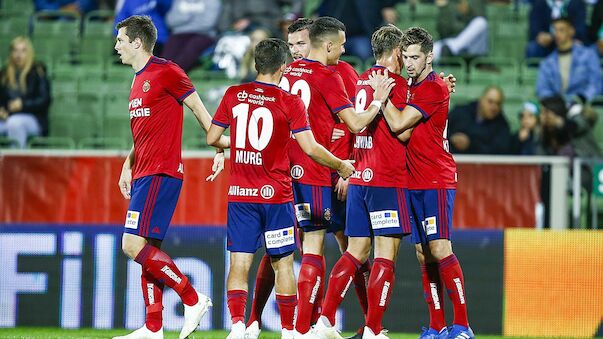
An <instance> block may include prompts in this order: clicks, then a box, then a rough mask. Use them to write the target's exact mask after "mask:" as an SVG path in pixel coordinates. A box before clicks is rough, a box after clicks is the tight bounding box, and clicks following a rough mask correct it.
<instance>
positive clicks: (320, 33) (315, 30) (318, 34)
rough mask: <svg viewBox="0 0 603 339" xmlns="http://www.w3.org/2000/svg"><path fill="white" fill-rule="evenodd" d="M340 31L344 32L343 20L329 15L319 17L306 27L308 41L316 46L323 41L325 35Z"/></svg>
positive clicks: (335, 33)
mask: <svg viewBox="0 0 603 339" xmlns="http://www.w3.org/2000/svg"><path fill="white" fill-rule="evenodd" d="M340 31H341V32H345V25H344V24H343V22H341V21H339V20H337V19H335V18H333V17H330V16H323V17H320V18H318V19H316V20H314V22H313V23H312V24H311V25H310V26H309V27H308V35H309V36H310V43H311V44H312V45H314V46H316V45H318V44H319V43H321V42H323V41H324V38H325V37H326V36H327V35H337V34H339V32H340Z"/></svg>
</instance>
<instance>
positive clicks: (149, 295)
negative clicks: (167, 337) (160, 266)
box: [140, 270, 164, 332]
mask: <svg viewBox="0 0 603 339" xmlns="http://www.w3.org/2000/svg"><path fill="white" fill-rule="evenodd" d="M140 283H141V284H140V285H141V287H142V296H143V298H144V304H145V306H146V321H145V325H146V326H147V328H148V329H149V330H151V331H153V332H157V331H159V330H160V329H161V327H162V326H163V316H162V313H163V312H162V311H163V304H162V299H163V287H164V285H163V284H162V283H160V282H158V281H157V280H155V278H153V276H152V275H151V274H150V273H149V272H147V271H145V270H142V275H141V276H140Z"/></svg>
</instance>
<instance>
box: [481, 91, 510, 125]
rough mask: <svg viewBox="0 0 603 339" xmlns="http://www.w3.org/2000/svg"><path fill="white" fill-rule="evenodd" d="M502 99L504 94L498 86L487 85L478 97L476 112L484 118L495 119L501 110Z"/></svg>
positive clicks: (503, 99)
mask: <svg viewBox="0 0 603 339" xmlns="http://www.w3.org/2000/svg"><path fill="white" fill-rule="evenodd" d="M504 101H505V95H504V93H503V91H502V89H501V88H500V87H498V86H496V85H490V86H487V87H486V88H485V89H484V92H483V93H482V95H481V97H480V98H479V103H478V107H477V112H478V114H479V116H480V117H481V118H482V119H484V120H492V119H495V118H496V117H498V116H499V115H500V113H501V112H502V108H503V102H504Z"/></svg>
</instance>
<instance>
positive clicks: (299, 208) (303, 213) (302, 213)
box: [295, 203, 312, 221]
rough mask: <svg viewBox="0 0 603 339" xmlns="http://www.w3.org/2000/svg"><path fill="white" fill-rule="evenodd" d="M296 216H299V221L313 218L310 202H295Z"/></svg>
mask: <svg viewBox="0 0 603 339" xmlns="http://www.w3.org/2000/svg"><path fill="white" fill-rule="evenodd" d="M295 218H297V221H304V220H310V219H312V213H311V212H310V204H308V203H301V204H295Z"/></svg>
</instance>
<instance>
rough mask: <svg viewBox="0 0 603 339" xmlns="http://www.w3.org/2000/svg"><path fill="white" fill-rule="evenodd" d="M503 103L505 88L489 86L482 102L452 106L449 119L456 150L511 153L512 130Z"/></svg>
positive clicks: (449, 128)
mask: <svg viewBox="0 0 603 339" xmlns="http://www.w3.org/2000/svg"><path fill="white" fill-rule="evenodd" d="M503 102H504V94H503V92H502V90H501V89H500V88H499V87H497V86H488V87H486V89H485V90H484V92H483V93H482V96H481V97H480V98H479V100H478V101H474V102H471V103H469V104H467V105H462V106H457V107H455V108H454V109H452V111H451V112H450V115H449V118H448V135H449V137H448V139H449V141H450V150H451V151H452V153H463V154H510V153H511V132H510V130H509V124H508V123H507V120H506V119H505V117H504V114H503V111H502V107H503Z"/></svg>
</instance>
